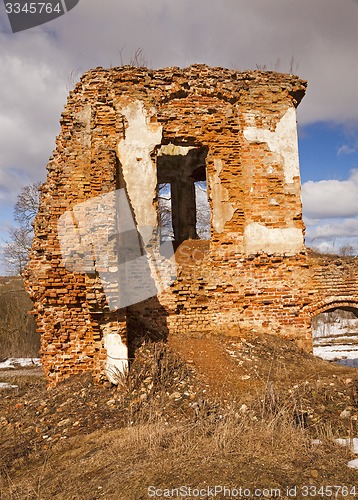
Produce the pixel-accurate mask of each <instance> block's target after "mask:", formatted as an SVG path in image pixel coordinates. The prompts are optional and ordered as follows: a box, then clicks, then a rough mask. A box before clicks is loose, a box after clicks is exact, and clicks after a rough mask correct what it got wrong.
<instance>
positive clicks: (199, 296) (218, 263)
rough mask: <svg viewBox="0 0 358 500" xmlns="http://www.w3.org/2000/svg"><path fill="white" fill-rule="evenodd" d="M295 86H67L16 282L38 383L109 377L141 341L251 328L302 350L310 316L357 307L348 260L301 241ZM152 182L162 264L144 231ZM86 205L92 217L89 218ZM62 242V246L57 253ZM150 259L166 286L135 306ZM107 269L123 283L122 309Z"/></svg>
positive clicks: (253, 77)
mask: <svg viewBox="0 0 358 500" xmlns="http://www.w3.org/2000/svg"><path fill="white" fill-rule="evenodd" d="M305 90H306V82H305V81H303V80H301V79H299V78H298V77H296V76H292V75H285V74H278V73H273V72H260V71H246V72H238V71H231V70H228V69H222V68H210V67H208V66H205V65H194V66H191V67H189V68H187V69H179V68H166V69H161V70H149V69H145V68H133V67H128V66H127V67H126V66H125V67H121V68H113V69H103V68H96V69H94V70H91V71H89V72H87V73H86V74H85V75H84V76H83V77H82V78H81V81H80V82H79V83H78V84H77V86H76V88H75V89H74V90H73V91H72V92H71V93H70V95H69V98H68V102H67V105H66V107H65V110H64V112H63V114H62V118H61V126H62V129H61V133H60V135H59V136H58V138H57V143H56V144H57V146H56V150H55V152H54V154H53V156H52V157H51V158H50V161H49V163H48V166H47V170H48V175H47V181H46V182H45V183H44V185H43V186H42V188H41V192H42V196H41V205H40V209H39V213H38V215H37V217H36V219H35V224H34V230H35V238H34V242H33V246H32V251H31V256H30V262H29V265H28V268H27V271H26V276H25V283H26V287H27V289H28V291H29V292H30V295H31V298H32V300H33V302H34V312H35V315H36V320H37V325H38V330H39V332H40V334H41V356H42V363H43V368H44V371H45V374H46V375H47V377H48V379H49V382H50V384H52V385H53V384H55V383H56V382H58V381H59V380H61V379H63V378H66V377H68V376H70V375H72V374H76V373H80V372H84V371H87V372H92V373H93V374H94V375H95V377H97V378H100V377H101V376H102V375H103V374H104V373H106V374H107V377H109V378H110V379H111V370H113V369H118V370H120V371H123V369H125V368H126V366H127V359H128V357H129V358H131V357H132V356H133V349H134V347H133V346H134V345H135V340H136V338H137V337H138V336H141V335H144V334H146V335H152V336H153V337H154V338H163V339H167V338H168V336H170V335H182V336H183V339H184V338H185V335H203V334H221V335H245V333H247V332H248V331H257V332H266V333H267V332H268V333H274V334H277V335H280V336H283V337H285V338H289V339H293V340H295V341H296V342H297V343H298V344H299V345H301V346H302V347H304V348H306V349H311V346H312V333H311V320H312V317H313V316H314V315H316V314H318V313H320V312H322V311H326V310H331V309H334V308H336V307H341V308H351V309H352V308H354V309H356V308H358V280H357V277H356V270H357V261H356V259H347V258H338V257H332V258H330V257H327V256H316V255H314V254H313V253H312V252H309V251H308V250H307V249H306V248H305V245H304V224H303V221H302V206H301V193H300V174H299V161H298V143H297V130H296V107H297V106H298V104H299V103H300V101H301V99H302V98H303V96H304V94H305ZM197 183H199V184H200V183H201V184H200V185H201V186H202V187H203V186H204V187H205V186H206V189H207V191H206V192H205V197H206V198H207V199H206V201H207V203H208V205H207V206H208V210H210V238H209V239H207V240H202V239H199V237H198V232H199V231H198V220H197V219H198V217H199V215H198V207H197V201H196V193H197V191H196V189H197V188H196V185H197ZM163 184H165V185H167V186H170V193H171V202H170V212H171V213H170V218H171V226H172V233H173V247H174V249H175V253H174V255H173V256H172V257H171V258H164V257H163V255H162V254H161V250H160V248H161V246H160V244H161V243H163V242H162V241H161V236H160V231H159V233H158V231H157V230H156V229H158V227H159V229H160V224H161V223H160V217H159V215H158V204H159V201H158V199H159V197H158V190H159V188H160V186H163ZM202 191H203V189H202ZM115 192H125V195H126V199H127V200H128V206H129V211H130V213H131V214H132V220H133V221H134V225H133V227H132V226H131V225H129V226H128V227H126V228H124V229H125V230H126V232H124V233H123V232H122V235H123V234H124V235H127V236H128V238H129V237H130V236H129V235H130V233H131V231H132V233H131V234H132V236H133V231H134V232H135V233H136V235H137V237H138V241H139V246H140V247H141V248H142V250H143V248H145V249H146V251H147V250H148V249H151V257H148V259H147V260H146V270H143V267H141V265H139V264H138V262H139V260H138V259H137V260H136V258H135V255H134V257H133V258H127V259H124V261H123V259H122V261H121V257H120V256H119V255H118V252H116V248H117V249H118V246H117V247H116V246H115V245H114V243H113V240H116V239H117V240H120V237H119V238H118V235H119V236H120V234H121V231H120V228H119V227H118V214H117V215H116V210H115V209H113V207H114V206H115V204H116V203H117V202H118V200H117V199H115V198H116V197H115V196H114V195H113V193H115ZM93 200H102V201H103V200H105V201H104V202H103V203H104V205H105V208H104V209H103V203H102V201H101V203H102V204H98V203H97V202H96V201H95V203H97V205H96V209H95V210H94V211H93V210H92V209H88V203H92V202H93ZM92 206H93V203H92ZM117 206H118V205H117ZM81 207H82V208H83V207H85V208H83V210H82V208H81ZM86 207H87V208H86ZM122 208H123V210H122V212H123V211H124V212H125V211H126V210H127V209H128V208H125V207H124V206H123V207H122ZM81 210H82V212H81ZM100 212H101V213H102V216H101V217H98V213H100ZM79 214H82V215H80V216H79ZM81 217H82V218H81ZM84 219H86V221H87V222H86V224H87V223H88V224H87V229H88V227H89V228H90V229H89V230H87V232H86V231H83V228H82V227H81V221H83V220H84ZM60 220H61V221H64V224H63V225H62V228H65V230H64V231H63V234H62V243H61V241H60V238H59V221H60ZM122 225H123V224H122ZM148 228H149V232H148ZM150 228H151V229H152V231H151V229H150ZM154 229H155V230H154ZM208 231H209V228H208ZM158 234H159V236H158ZM113 235H114V236H113ZM64 240H66V241H65V245H67V247H68V246H70V245H72V248H73V251H72V253H71V251H70V252H68V254H67V255H66V256H64V248H63V241H64ZM122 240H124V241H122V244H124V245H126V236H124V237H122ZM117 243H118V241H117ZM61 244H62V246H61ZM104 248H105V249H106V250H105V251H104V250H103V249H104ZM121 248H122V247H121ZM101 252H102V253H101ZM119 253H120V252H119ZM144 253H145V252H144ZM149 253H150V252H149ZM142 254H143V252H142V253H141V255H142ZM153 256H154V257H155V258H156V260H155V259H154V260H155V262H156V269H157V270H158V269H159V270H160V271H161V272H162V274H161V276H162V277H163V276H164V275H165V274H166V276H167V278H168V277H169V275H170V279H169V281H168V280H167V285H166V286H163V287H156V288H155V287H154V290H155V291H154V292H153V291H152V293H150V294H149V293H148V294H147V296H145V294H144V296H143V295H141V291H143V290H147V289H146V286H147V285H146V284H144V285H143V287H141V283H140V279H141V278H140V276H143V273H144V274H145V275H146V276H148V270H149V276H150V275H153V273H155V269H154V267H153V258H154V257H153ZM137 257H138V255H137ZM152 257H153V258H152ZM169 263H170V265H169ZM119 269H121V272H122V273H123V272H124V273H125V274H126V276H128V275H129V274H130V275H131V276H132V275H137V278H136V279H137V281H135V282H131V283H132V284H131V286H130V289H127V292H128V293H127V292H126V293H122V299H121V300H117V298H118V296H119V295H121V293H120V290H119V289H120V288H121V286H120V285H118V282H119V281H120V278H118V276H119V275H118V272H119ZM146 273H147V274H146ZM117 278H118V279H117ZM118 280H119V281H118ZM164 281H165V280H164ZM156 283H157V281H156ZM137 292H138V296H137V299H136V300H133V297H132V293H134V296H136V295H135V294H136V293H137ZM118 294H119V295H118ZM128 294H129V295H128ZM126 296H131V300H130V301H129V303H126V301H125V299H126ZM183 341H184V340H183Z"/></svg>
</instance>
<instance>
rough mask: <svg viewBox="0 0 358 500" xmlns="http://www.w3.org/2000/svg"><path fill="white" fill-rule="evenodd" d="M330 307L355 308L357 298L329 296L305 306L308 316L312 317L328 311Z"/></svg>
mask: <svg viewBox="0 0 358 500" xmlns="http://www.w3.org/2000/svg"><path fill="white" fill-rule="evenodd" d="M332 309H357V310H358V298H354V297H330V298H328V299H325V300H322V301H320V302H317V303H315V304H311V305H310V306H309V307H308V308H307V312H308V314H309V317H310V318H311V319H312V318H313V317H314V316H317V314H320V313H323V312H327V311H330V310H332Z"/></svg>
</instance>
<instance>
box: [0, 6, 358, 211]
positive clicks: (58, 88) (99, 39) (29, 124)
mask: <svg viewBox="0 0 358 500" xmlns="http://www.w3.org/2000/svg"><path fill="white" fill-rule="evenodd" d="M357 26H358V2H356V1H353V0H340V1H339V2H338V1H337V0H315V1H314V2H312V0H301V1H300V2H297V1H293V0H291V1H288V0H271V1H270V2H268V1H267V0H255V1H254V2H253V1H252V0H224V1H223V0H194V1H193V0H170V1H169V2H168V0H153V1H152V2H148V1H147V0H131V1H130V2H128V1H124V0H105V1H102V2H99V1H98V0H82V1H81V2H79V4H78V6H77V7H76V8H75V9H73V10H72V11H71V12H70V13H68V14H66V15H65V16H62V17H60V18H58V19H56V20H54V21H52V22H51V23H48V24H44V25H42V26H40V27H38V28H34V29H31V30H28V31H24V32H22V33H17V34H12V33H10V30H9V23H8V21H7V19H6V15H5V9H4V4H3V2H0V47H1V51H0V89H1V92H0V131H1V134H0V206H1V208H2V209H3V210H4V209H5V208H6V207H7V208H8V207H10V206H12V205H13V203H14V201H15V199H16V196H17V194H18V192H19V190H20V188H21V187H22V186H23V185H26V184H28V183H29V182H32V181H35V180H38V179H43V178H44V177H45V175H46V170H45V165H46V163H47V161H48V158H49V156H50V155H51V152H52V149H53V148H54V145H55V136H56V134H57V133H58V131H59V119H60V114H61V112H62V110H63V106H64V103H65V101H66V95H67V93H68V89H67V86H68V83H69V75H70V73H71V71H75V72H76V71H77V70H78V71H79V72H80V73H82V72H84V71H86V70H88V69H90V68H93V67H96V66H104V67H110V66H116V65H120V64H121V62H124V63H128V62H129V60H130V57H131V56H132V55H133V54H134V52H135V50H136V49H138V48H140V47H141V48H143V50H144V53H145V57H146V58H147V60H148V64H149V65H150V66H151V67H154V68H158V67H163V66H174V65H177V66H182V67H183V66H188V65H190V64H192V63H198V62H200V63H206V64H209V65H213V66H224V67H229V68H235V69H238V70H244V69H255V68H256V66H257V65H261V66H266V67H267V69H275V67H276V61H280V65H279V67H278V70H279V71H283V72H289V71H290V66H291V63H290V61H291V59H292V57H293V58H294V61H293V69H294V71H295V72H296V73H298V74H299V75H300V76H302V77H303V78H305V79H307V80H308V90H307V95H306V97H305V98H304V99H303V101H302V104H301V105H300V106H299V108H298V118H299V122H300V124H305V123H312V122H318V121H329V120H331V121H335V122H339V123H347V122H349V121H351V122H357V121H358V108H357V106H354V105H352V103H355V102H357V101H358V86H357V83H356V82H357V81H358V65H357V64H355V60H356V48H357V42H358V30H357ZM122 48H123V50H122V61H121V55H120V51H121V49H122ZM353 147H354V146H352V145H351V144H350V143H347V145H342V146H341V148H340V149H339V151H338V152H339V154H340V155H343V154H349V153H350V148H353ZM357 182H358V181H357V177H356V176H355V175H352V177H351V178H350V179H348V180H347V181H334V180H331V181H322V184H320V185H318V183H306V184H305V185H304V186H303V193H302V195H303V200H304V210H305V214H306V216H307V217H310V218H312V219H317V220H318V219H320V218H327V217H338V216H341V217H350V218H352V217H354V216H355V215H356V214H357V213H358V212H357V203H358V202H357V200H358V197H357Z"/></svg>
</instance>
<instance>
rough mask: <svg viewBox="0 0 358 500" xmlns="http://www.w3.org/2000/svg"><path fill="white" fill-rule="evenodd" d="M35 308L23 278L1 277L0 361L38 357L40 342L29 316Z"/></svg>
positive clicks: (32, 320) (31, 318)
mask: <svg viewBox="0 0 358 500" xmlns="http://www.w3.org/2000/svg"><path fill="white" fill-rule="evenodd" d="M32 308H33V304H32V302H31V300H30V298H29V296H28V294H27V293H26V292H25V289H24V285H23V282H22V279H21V278H20V277H8V278H1V277H0V346H1V347H0V360H1V359H6V358H9V357H32V356H33V357H36V356H38V351H39V346H40V339H39V335H38V334H37V333H36V325H35V320H34V318H33V316H30V315H28V311H31V310H32Z"/></svg>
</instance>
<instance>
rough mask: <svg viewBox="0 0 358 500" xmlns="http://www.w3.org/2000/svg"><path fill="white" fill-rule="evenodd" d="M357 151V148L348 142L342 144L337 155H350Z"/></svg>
mask: <svg viewBox="0 0 358 500" xmlns="http://www.w3.org/2000/svg"><path fill="white" fill-rule="evenodd" d="M356 151H357V149H356V148H354V147H352V146H349V145H348V144H343V146H341V147H340V148H339V149H338V151H337V155H338V156H340V155H350V154H352V153H355V152H356Z"/></svg>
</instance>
